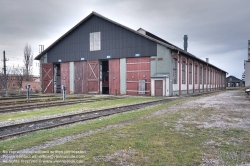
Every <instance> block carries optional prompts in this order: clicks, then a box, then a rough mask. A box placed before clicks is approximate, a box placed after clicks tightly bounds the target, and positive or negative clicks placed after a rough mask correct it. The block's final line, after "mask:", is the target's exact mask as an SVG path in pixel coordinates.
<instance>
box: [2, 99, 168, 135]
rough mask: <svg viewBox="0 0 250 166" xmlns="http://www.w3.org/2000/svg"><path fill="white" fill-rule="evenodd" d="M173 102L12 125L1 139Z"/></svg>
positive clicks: (6, 128) (108, 109)
mask: <svg viewBox="0 0 250 166" xmlns="http://www.w3.org/2000/svg"><path fill="white" fill-rule="evenodd" d="M170 101H173V99H162V100H157V101H150V102H143V103H138V104H130V105H126V106H119V107H112V108H107V109H99V110H94V111H86V112H81V113H73V114H70V115H63V116H58V117H53V118H47V119H42V120H37V121H30V122H24V123H19V124H12V125H8V126H1V127H0V139H5V138H8V137H12V136H16V135H20V134H26V133H29V132H34V131H38V130H43V129H49V128H54V127H58V126H63V125H67V124H72V123H76V122H80V121H86V120H91V119H96V118H100V117H104V116H109V115H113V114H118V113H123V112H127V111H132V110H137V109H140V108H145V107H148V106H151V105H156V104H161V103H166V102H170Z"/></svg>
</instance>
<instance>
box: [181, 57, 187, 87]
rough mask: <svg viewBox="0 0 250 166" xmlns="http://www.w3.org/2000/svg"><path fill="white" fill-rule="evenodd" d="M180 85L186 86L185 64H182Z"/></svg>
mask: <svg viewBox="0 0 250 166" xmlns="http://www.w3.org/2000/svg"><path fill="white" fill-rule="evenodd" d="M181 67H182V84H186V62H182V65H181Z"/></svg>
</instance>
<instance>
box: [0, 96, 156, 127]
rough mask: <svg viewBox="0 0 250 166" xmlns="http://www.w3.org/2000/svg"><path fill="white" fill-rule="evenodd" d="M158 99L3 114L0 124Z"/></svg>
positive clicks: (139, 98) (122, 100)
mask: <svg viewBox="0 0 250 166" xmlns="http://www.w3.org/2000/svg"><path fill="white" fill-rule="evenodd" d="M155 99H156V98H152V97H147V98H146V97H129V98H124V99H117V100H106V101H105V100H104V101H97V102H91V103H82V104H72V105H66V106H57V107H52V108H45V109H39V110H30V111H25V112H14V113H8V114H1V116H0V122H5V121H13V120H18V119H26V118H33V117H38V116H46V115H55V114H58V113H66V112H71V111H76V110H89V109H93V108H95V109H97V108H103V107H110V106H120V105H125V104H132V103H138V102H144V101H151V100H155Z"/></svg>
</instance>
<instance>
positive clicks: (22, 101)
mask: <svg viewBox="0 0 250 166" xmlns="http://www.w3.org/2000/svg"><path fill="white" fill-rule="evenodd" d="M86 98H91V96H81V97H78V96H72V97H67V100H71V99H86ZM60 100H61V101H62V98H60V97H53V98H38V99H31V100H27V99H23V100H14V101H13V100H11V101H2V102H0V107H2V106H15V105H20V104H31V103H39V102H52V101H60Z"/></svg>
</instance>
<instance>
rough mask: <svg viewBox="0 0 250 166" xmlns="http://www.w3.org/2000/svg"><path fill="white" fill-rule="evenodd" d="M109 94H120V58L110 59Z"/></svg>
mask: <svg viewBox="0 0 250 166" xmlns="http://www.w3.org/2000/svg"><path fill="white" fill-rule="evenodd" d="M109 94H110V95H118V94H120V59H110V60H109Z"/></svg>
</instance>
